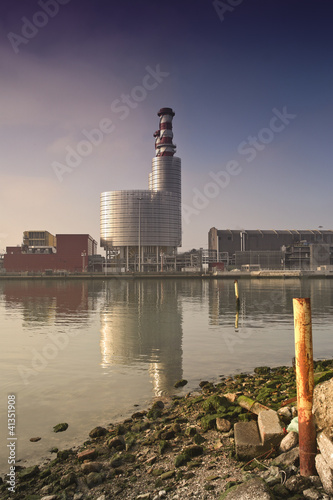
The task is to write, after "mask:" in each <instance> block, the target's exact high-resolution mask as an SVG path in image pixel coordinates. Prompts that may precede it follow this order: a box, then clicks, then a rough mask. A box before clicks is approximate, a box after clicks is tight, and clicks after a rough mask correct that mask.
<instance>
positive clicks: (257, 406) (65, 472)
mask: <svg viewBox="0 0 333 500" xmlns="http://www.w3.org/2000/svg"><path fill="white" fill-rule="evenodd" d="M332 377H333V361H332V360H326V361H317V362H315V380H316V382H317V383H319V384H320V385H324V384H322V382H324V381H325V380H326V381H329V382H324V383H331V382H332V381H333V378H332ZM185 384H186V381H180V383H179V385H180V386H182V385H185ZM318 387H319V386H318ZM330 394H331V393H330ZM329 397H330V396H329ZM320 398H321V399H320ZM319 399H320V401H321V402H320V406H321V408H324V410H323V411H326V412H327V411H328V414H329V413H330V410H327V405H326V406H325V404H326V403H325V401H322V399H323V396H322V395H320V397H319ZM265 407H266V408H265ZM267 408H269V409H270V410H273V412H272V415H273V414H274V416H276V418H277V420H278V427H279V429H278V432H277V434H278V435H279V436H280V437H279V439H277V440H276V439H275V440H274V439H273V440H271V441H267V443H266V446H265V443H264V444H262V445H260V446H262V449H261V452H260V453H259V456H258V450H259V449H260V447H259V448H258V450H257V453H255V452H253V448H251V446H252V445H251V446H250V447H249V449H247V448H246V450H247V452H248V453H249V455H248V458H244V457H246V453H245V452H244V449H243V448H242V447H241V444H240V443H238V444H237V442H236V443H235V429H237V425H239V423H241V422H243V423H246V422H247V423H248V424H249V425H250V426H256V425H257V421H258V420H259V419H260V413H261V411H264V412H265V413H264V415H265V416H266V415H268V413H267ZM275 412H276V413H275ZM258 415H259V416H258ZM296 416H297V408H296V387H295V372H294V368H293V367H278V368H273V369H270V368H269V367H259V368H256V369H255V371H254V373H253V374H240V375H236V376H234V377H227V378H226V377H221V379H220V381H218V382H217V383H212V382H208V381H202V382H201V383H200V390H198V391H197V392H196V393H192V394H190V393H189V394H187V395H186V396H184V397H177V396H174V397H173V398H170V399H163V400H162V399H160V400H156V401H154V403H153V404H152V406H151V408H149V409H148V410H147V411H140V412H136V413H134V414H133V415H132V417H131V418H129V419H127V420H125V421H123V422H122V423H117V424H109V425H108V426H105V427H96V428H95V429H93V430H92V431H91V432H90V433H89V440H87V441H86V442H85V443H83V444H82V445H81V446H79V447H78V448H75V449H68V450H52V451H53V452H54V453H56V458H55V459H53V460H51V459H50V461H48V462H47V463H44V464H43V465H39V466H37V465H36V466H34V467H29V468H20V467H16V471H15V474H16V476H15V488H14V489H15V491H9V490H8V485H9V483H8V482H7V481H8V480H9V478H8V477H4V478H3V479H2V480H1V478H0V498H1V499H3V500H7V499H12V500H21V499H26V500H67V499H71V500H86V499H87V500H88V499H89V500H90V499H91V500H108V499H124V500H125V499H126V500H131V499H138V500H139V499H142V500H143V499H147V500H148V499H149V500H158V499H160V498H166V499H170V500H183V499H187V498H194V499H197V500H201V499H212V498H217V499H220V500H222V499H226V500H233V499H237V500H242V499H243V500H246V499H254V500H255V499H258V500H259V499H260V500H265V499H268V500H269V499H283V498H288V499H295V500H296V499H300V498H307V499H310V500H311V499H313V500H320V499H330V498H333V482H332V484H330V477H328V482H326V476H325V477H324V479H323V477H322V476H320V477H319V476H318V475H316V476H311V477H309V478H304V477H302V476H300V475H299V452H298V447H297V444H298V434H297V432H295V431H294V432H293V431H290V432H288V433H287V431H286V428H287V427H288V425H289V424H290V422H291V420H292V419H293V418H295V417H296ZM318 418H319V417H318ZM321 418H324V420H325V418H326V417H325V416H324V417H323V413H322V412H321ZM327 418H328V419H330V418H333V417H330V416H328V417H327ZM293 422H294V420H293ZM321 423H323V422H321ZM235 424H236V427H235ZM332 424H333V422H332V421H329V422H327V425H328V428H331V430H333V427H331V426H332ZM323 425H324V427H325V422H324V424H323ZM63 428H64V429H65V428H66V426H64V427H63ZM321 430H322V429H321ZM236 432H237V431H236ZM284 435H285V437H283V436H284ZM236 441H237V436H236ZM268 444H269V445H268ZM252 455H254V456H252ZM251 457H252V458H251ZM319 457H322V455H319ZM328 470H330V469H328ZM323 483H325V484H323ZM331 487H332V493H331V490H330V488H331ZM330 495H331V496H330Z"/></svg>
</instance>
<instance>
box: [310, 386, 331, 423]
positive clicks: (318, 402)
mask: <svg viewBox="0 0 333 500" xmlns="http://www.w3.org/2000/svg"><path fill="white" fill-rule="evenodd" d="M312 412H313V414H314V418H315V423H316V427H317V431H322V430H324V429H327V428H329V427H333V378H331V379H330V380H327V381H326V382H323V383H322V384H318V385H317V386H316V387H315V389H314V393H313V408H312Z"/></svg>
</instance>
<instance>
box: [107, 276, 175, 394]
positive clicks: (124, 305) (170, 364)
mask: <svg viewBox="0 0 333 500" xmlns="http://www.w3.org/2000/svg"><path fill="white" fill-rule="evenodd" d="M181 288H182V287H181V286H179V283H177V281H176V280H170V281H169V280H163V281H162V280H135V281H125V280H121V281H117V282H114V281H113V280H112V281H109V282H107V283H105V304H104V307H102V309H101V356H102V361H101V364H102V366H103V368H104V369H106V370H107V369H108V368H110V367H111V366H114V365H128V364H132V365H133V364H137V366H138V369H140V368H141V367H142V363H145V364H148V366H149V368H148V372H149V375H150V377H151V381H152V384H153V392H154V394H155V395H156V396H160V395H162V394H163V393H166V392H169V391H170V388H171V387H173V385H174V383H175V381H177V380H179V379H181V378H182V377H183V368H182V357H183V351H182V337H183V329H182V301H181V297H180V295H181Z"/></svg>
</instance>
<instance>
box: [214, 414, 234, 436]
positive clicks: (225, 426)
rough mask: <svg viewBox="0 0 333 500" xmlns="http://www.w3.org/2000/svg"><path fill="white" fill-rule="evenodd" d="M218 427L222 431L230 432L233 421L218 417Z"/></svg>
mask: <svg viewBox="0 0 333 500" xmlns="http://www.w3.org/2000/svg"><path fill="white" fill-rule="evenodd" d="M216 429H217V430H218V431H220V432H229V431H230V429H231V422H229V420H226V419H225V418H220V417H217V419H216Z"/></svg>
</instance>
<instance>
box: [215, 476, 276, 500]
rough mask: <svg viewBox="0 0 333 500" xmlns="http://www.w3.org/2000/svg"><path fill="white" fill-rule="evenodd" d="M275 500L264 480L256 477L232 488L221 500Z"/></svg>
mask: <svg viewBox="0 0 333 500" xmlns="http://www.w3.org/2000/svg"><path fill="white" fill-rule="evenodd" d="M250 499H251V500H273V499H274V496H273V494H272V493H271V491H270V489H269V487H268V486H267V484H266V483H265V481H264V480H263V479H260V478H259V477H256V478H254V479H250V480H249V481H246V482H245V483H242V484H240V485H236V486H232V487H231V488H229V489H228V490H227V491H226V492H224V493H223V494H222V495H221V496H220V497H219V500H250Z"/></svg>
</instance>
